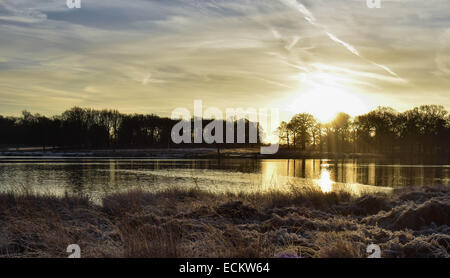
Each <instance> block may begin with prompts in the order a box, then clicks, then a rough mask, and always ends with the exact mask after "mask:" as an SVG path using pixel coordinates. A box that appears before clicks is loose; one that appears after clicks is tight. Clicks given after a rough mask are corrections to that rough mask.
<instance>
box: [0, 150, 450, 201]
mask: <svg viewBox="0 0 450 278" xmlns="http://www.w3.org/2000/svg"><path fill="white" fill-rule="evenodd" d="M449 171H450V165H403V164H391V163H386V162H375V161H359V160H326V159H322V160H320V159H295V160H293V159H279V160H255V159H222V160H217V159H195V160H187V159H141V158H139V159H133V158H126V159H116V158H114V159H111V158H55V157H0V191H2V192H11V191H13V192H18V193H20V192H25V191H28V192H36V193H41V194H56V195H63V194H64V193H65V192H67V193H70V194H78V193H82V194H87V195H89V196H91V197H93V199H97V198H100V197H101V196H102V195H103V194H105V193H109V192H117V191H126V190H129V189H133V188H142V189H144V190H149V191H157V190H162V189H166V188H170V187H185V188H186V187H198V188H202V189H205V190H210V191H213V192H225V191H234V192H236V191H248V192H251V191H258V192H261V191H265V190H273V189H281V190H282V189H286V188H288V187H290V186H304V185H312V186H318V187H320V188H321V190H323V191H325V192H328V191H332V190H339V189H343V188H344V189H346V190H350V191H352V192H354V193H357V194H360V193H363V192H367V191H385V192H387V191H390V190H391V189H392V188H394V187H399V186H424V185H448V184H449Z"/></svg>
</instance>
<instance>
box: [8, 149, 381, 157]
mask: <svg viewBox="0 0 450 278" xmlns="http://www.w3.org/2000/svg"><path fill="white" fill-rule="evenodd" d="M0 156H6V157H8V156H22V157H31V156H42V157H47V156H48V157H111V158H121V157H142V158H156V159H158V158H161V159H164V158H166V159H174V158H186V159H195V158H198V159H201V158H205V159H217V158H221V159H233V158H241V159H242V158H251V159H356V158H360V159H382V158H386V156H385V155H382V154H372V153H327V152H322V153H321V152H300V151H292V150H288V149H281V150H280V151H279V152H277V153H276V154H272V155H262V154H260V153H259V148H227V149H225V148H221V149H220V154H219V153H218V151H217V148H202V147H199V148H170V149H163V148H141V149H115V150H114V149H67V150H47V151H42V148H28V149H22V150H12V149H10V150H0Z"/></svg>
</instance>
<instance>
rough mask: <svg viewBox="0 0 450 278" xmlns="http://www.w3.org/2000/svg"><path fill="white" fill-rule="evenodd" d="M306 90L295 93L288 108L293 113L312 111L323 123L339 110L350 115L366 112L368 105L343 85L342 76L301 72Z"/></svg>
mask: <svg viewBox="0 0 450 278" xmlns="http://www.w3.org/2000/svg"><path fill="white" fill-rule="evenodd" d="M299 78H300V80H301V81H302V84H306V88H305V90H304V92H301V93H295V96H292V98H291V99H290V100H289V102H290V104H289V105H288V109H289V110H290V111H291V112H293V113H310V114H312V115H313V116H314V117H315V118H316V119H318V120H319V121H320V122H322V123H327V122H329V121H331V120H333V118H334V117H335V116H336V114H337V113H339V112H344V113H347V114H349V115H350V116H352V117H353V116H356V115H360V114H364V113H366V112H367V111H368V106H367V105H366V104H365V103H364V102H363V101H362V100H361V99H360V98H359V97H358V95H357V93H355V92H353V90H352V89H351V88H348V87H342V86H341V83H345V81H344V80H341V78H340V77H338V76H334V75H332V74H326V73H315V74H307V75H306V74H301V75H300V76H299Z"/></svg>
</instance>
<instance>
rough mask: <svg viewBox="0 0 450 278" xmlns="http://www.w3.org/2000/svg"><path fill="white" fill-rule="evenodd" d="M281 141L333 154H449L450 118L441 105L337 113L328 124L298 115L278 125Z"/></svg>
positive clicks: (286, 144)
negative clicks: (400, 110) (405, 109)
mask: <svg viewBox="0 0 450 278" xmlns="http://www.w3.org/2000/svg"><path fill="white" fill-rule="evenodd" d="M279 136H280V143H281V144H282V145H284V146H286V147H287V148H291V149H297V150H301V151H320V152H332V153H339V152H343V153H350V152H353V153H383V154H386V153H410V154H414V153H427V154H440V155H445V154H448V153H449V148H448V143H449V142H450V117H449V114H448V111H447V110H446V109H445V108H444V107H443V106H441V105H422V106H420V107H415V108H413V109H411V110H408V111H405V112H403V113H399V112H397V111H395V110H394V109H392V108H389V107H378V108H377V109H376V110H373V111H370V112H369V113H366V114H364V115H360V116H356V117H354V118H352V117H350V116H349V115H348V114H346V113H338V114H337V116H336V117H335V118H334V120H332V121H331V122H329V123H325V124H324V123H320V122H319V121H317V120H316V119H315V118H314V117H313V116H312V115H311V114H307V113H301V114H297V115H295V116H294V117H292V119H291V120H290V121H289V122H282V123H281V124H280V127H279Z"/></svg>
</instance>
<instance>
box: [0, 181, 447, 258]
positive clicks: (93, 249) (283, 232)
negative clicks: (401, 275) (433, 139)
mask: <svg viewBox="0 0 450 278" xmlns="http://www.w3.org/2000/svg"><path fill="white" fill-rule="evenodd" d="M449 225H450V188H449V187H444V186H435V187H423V188H403V189H396V190H394V192H393V194H389V195H386V194H368V195H365V196H362V197H353V196H351V195H349V194H348V193H345V192H330V193H323V192H321V191H318V190H315V189H313V188H310V189H302V190H299V189H295V188H292V190H291V191H289V192H280V191H273V192H270V193H266V194H262V193H252V194H244V193H234V194H213V193H210V192H206V191H201V190H196V189H191V190H183V189H176V188H173V189H168V190H166V191H162V192H158V193H148V192H143V191H129V192H124V193H114V194H110V195H108V196H106V197H104V198H103V201H102V205H95V204H94V203H92V202H91V201H90V200H89V199H87V198H86V197H75V196H72V197H71V196H65V197H52V196H35V195H29V194H24V195H12V194H0V257H67V253H66V250H65V249H66V247H67V246H68V245H69V244H79V245H80V247H81V254H82V257H133V258H136V257H150V258H156V257H157V258H165V257H170V258H178V257H183V258H190V257H194V258H195V257H200V258H203V257H225V258H255V257H256V258H257V257H262V258H267V257H275V258H342V257H344V258H348V257H367V256H368V255H367V254H366V247H367V246H368V245H369V244H377V245H379V246H380V248H381V255H382V257H389V258H403V257H439V258H448V257H450V226H449Z"/></svg>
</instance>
